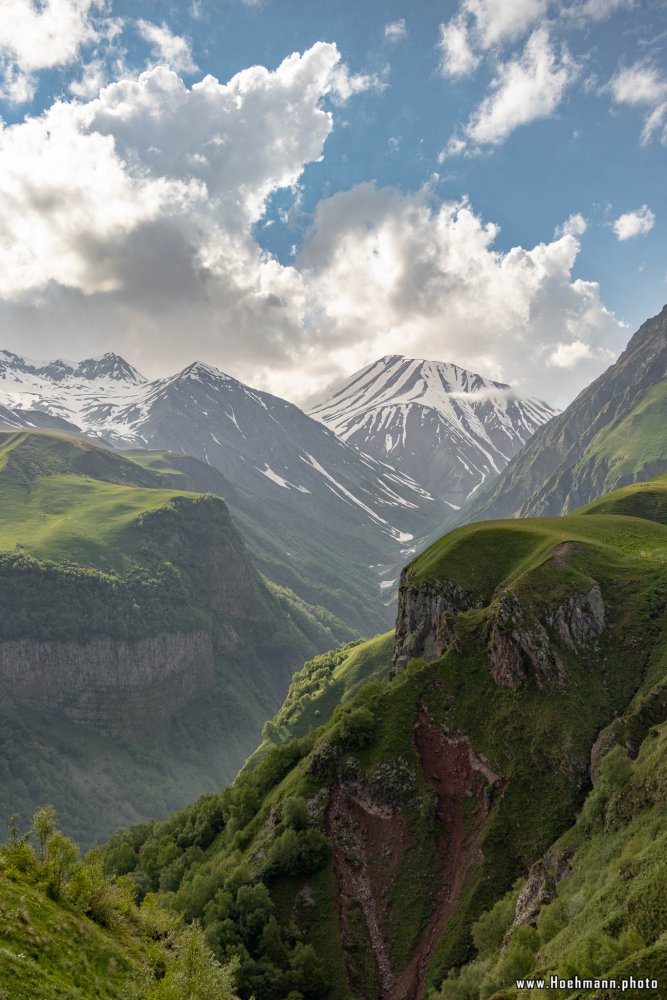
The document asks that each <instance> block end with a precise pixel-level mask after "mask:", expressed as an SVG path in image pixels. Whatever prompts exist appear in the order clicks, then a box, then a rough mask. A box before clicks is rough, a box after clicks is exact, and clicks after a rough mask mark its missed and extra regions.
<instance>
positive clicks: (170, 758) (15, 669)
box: [0, 432, 350, 844]
mask: <svg viewBox="0 0 667 1000" xmlns="http://www.w3.org/2000/svg"><path fill="white" fill-rule="evenodd" d="M0 606H1V607H2V615H1V616H0V695H1V697H0V776H2V781H1V782H0V814H1V815H4V816H5V817H6V816H8V815H9V813H10V812H13V811H16V810H18V811H20V812H21V814H22V815H23V816H27V815H30V814H31V813H32V812H33V811H34V810H35V809H36V808H37V807H38V806H39V805H40V804H41V803H42V802H43V801H53V802H54V804H55V805H56V806H57V808H58V811H59V813H60V815H61V816H62V822H63V825H64V828H65V829H66V830H67V832H68V833H71V834H73V835H74V836H75V837H76V838H77V839H78V840H79V841H80V842H82V843H84V844H88V843H90V842H91V841H93V840H95V839H100V838H102V837H104V836H107V835H108V834H109V833H110V832H111V831H112V830H113V829H114V828H115V827H116V826H117V825H118V824H119V823H131V822H136V821H138V820H141V819H145V818H147V817H149V816H165V815H168V814H169V813H171V812H173V810H174V809H176V808H179V807H180V806H182V805H183V804H184V803H185V802H188V801H191V800H192V799H193V798H195V797H196V796H197V795H200V794H202V793H204V792H206V791H210V790H212V789H215V788H219V787H220V786H221V785H223V784H225V783H226V782H227V781H230V780H231V779H232V778H233V777H234V775H235V774H236V771H237V770H238V768H239V767H240V766H241V765H242V763H243V761H244V760H245V759H246V758H247V756H248V754H249V753H250V752H251V751H252V750H253V748H254V747H255V746H256V745H257V742H258V739H259V734H260V731H261V727H262V724H263V723H264V721H265V720H266V719H267V717H270V716H271V715H272V714H273V713H274V712H275V710H276V708H277V707H278V706H279V705H280V703H281V701H282V699H283V697H284V694H285V692H286V690H287V687H288V683H289V679H290V677H291V674H292V672H293V670H294V668H295V667H297V666H299V665H300V664H302V663H303V662H304V660H306V659H308V658H310V657H312V656H313V654H315V653H317V652H319V651H320V650H322V649H325V648H327V647H330V646H332V645H335V644H336V643H337V642H339V641H340V639H341V638H349V637H350V632H349V630H347V629H345V628H343V629H342V631H341V630H338V629H337V627H336V622H335V620H334V619H333V618H330V617H329V616H327V615H326V613H322V612H321V611H320V610H319V609H317V608H311V607H309V606H308V605H306V604H305V603H304V602H303V601H301V600H299V599H298V598H297V597H296V596H295V595H293V594H291V593H290V592H289V591H287V590H285V589H284V588H280V587H278V586H276V585H274V584H272V583H269V582H267V581H265V580H263V579H262V578H261V577H260V575H259V574H258V573H257V572H256V570H255V569H254V567H253V566H252V564H251V562H250V559H249V556H248V553H247V550H246V548H245V546H244V543H243V540H242V539H241V537H240V535H239V533H238V531H237V529H236V527H235V525H234V523H233V521H232V520H231V518H230V516H229V512H228V509H227V506H226V504H225V503H224V501H223V500H222V499H221V498H219V497H217V496H213V495H212V494H207V495H202V494H197V493H193V492H188V491H181V490H177V489H175V488H174V486H173V485H171V484H166V481H165V480H164V479H163V477H161V475H160V474H159V473H156V472H152V471H150V470H146V469H144V468H142V467H140V466H138V465H136V463H133V462H131V461H129V460H128V459H127V458H125V457H123V456H121V455H118V454H116V453H114V452H111V451H109V450H108V449H104V448H101V447H97V446H95V445H91V444H90V443H87V442H83V441H80V440H76V439H73V438H70V437H67V436H65V435H58V434H53V433H32V432H31V433H24V432H17V433H4V434H0Z"/></svg>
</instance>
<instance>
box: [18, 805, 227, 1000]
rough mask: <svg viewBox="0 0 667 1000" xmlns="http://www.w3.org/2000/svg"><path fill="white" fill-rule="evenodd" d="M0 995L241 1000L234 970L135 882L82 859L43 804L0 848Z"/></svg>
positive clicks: (54, 999)
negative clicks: (137, 893)
mask: <svg viewBox="0 0 667 1000" xmlns="http://www.w3.org/2000/svg"><path fill="white" fill-rule="evenodd" d="M0 942H1V944H0V995H2V997H3V998H6V1000H89V998H92V997H95V998H99V1000H119V998H121V997H122V998H124V1000H181V998H184V997H186V996H187V997H188V998H189V1000H235V995H234V988H233V986H234V969H233V968H232V967H227V968H224V967H222V966H220V965H219V963H217V962H216V961H215V959H214V958H213V956H212V954H211V952H210V949H209V948H208V947H207V945H206V943H205V942H204V941H203V939H202V935H201V931H199V930H198V929H197V928H183V927H182V924H181V921H180V920H179V918H178V917H174V915H173V914H169V913H167V912H166V911H164V910H161V909H160V908H159V907H158V906H156V904H155V900H154V899H153V898H151V897H147V898H145V899H144V902H143V904H142V906H141V907H137V906H136V904H135V902H134V893H133V888H132V884H131V881H129V880H128V879H127V878H125V879H123V878H120V879H118V878H113V877H111V878H109V877H107V876H105V875H104V872H103V871H102V869H101V866H100V861H99V857H98V856H97V855H95V854H90V855H89V856H87V857H85V858H81V857H80V855H79V852H78V850H77V848H76V845H75V844H74V843H73V842H72V841H71V840H68V839H67V838H66V837H64V836H63V835H62V834H61V833H60V831H59V830H58V829H57V827H56V825H55V816H54V814H53V810H51V809H49V808H46V809H42V810H40V811H39V812H38V813H37V814H36V815H35V817H34V821H33V825H32V827H31V828H30V829H29V830H28V831H27V832H26V833H25V834H23V833H21V832H20V830H19V828H18V827H17V826H16V824H15V822H12V824H11V839H10V841H9V843H8V844H7V845H6V846H5V847H0Z"/></svg>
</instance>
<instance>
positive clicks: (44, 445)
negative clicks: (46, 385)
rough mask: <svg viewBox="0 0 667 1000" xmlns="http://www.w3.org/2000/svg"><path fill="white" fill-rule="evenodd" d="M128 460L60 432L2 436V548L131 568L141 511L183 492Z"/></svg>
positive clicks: (167, 501)
mask: <svg viewBox="0 0 667 1000" xmlns="http://www.w3.org/2000/svg"><path fill="white" fill-rule="evenodd" d="M159 485H160V483H159V480H158V479H157V477H155V480H154V481H153V477H150V476H147V475H142V470H140V469H139V468H137V467H134V468H133V467H132V463H130V462H127V461H124V460H123V459H116V456H113V459H111V460H109V457H108V453H106V452H105V451H104V450H103V449H101V448H99V449H97V448H94V447H93V446H91V445H88V444H84V443H83V442H80V441H77V440H76V439H74V438H68V437H64V436H63V437H59V436H57V435H54V434H34V433H30V434H29V433H20V432H19V433H16V434H0V509H2V520H1V521H0V551H5V552H8V551H12V550H14V549H15V548H16V547H17V546H20V547H21V548H22V549H24V550H25V551H26V552H28V553H30V554H31V555H34V556H36V557H38V558H40V559H48V560H53V561H55V562H58V561H61V560H64V559H69V560H72V561H74V562H77V563H79V564H81V565H85V566H94V567H98V568H111V569H124V568H126V567H127V565H128V562H129V559H130V556H131V552H132V550H133V549H134V548H136V546H137V545H138V543H139V536H138V533H137V530H136V521H137V518H138V516H139V515H140V514H143V513H146V512H150V511H155V510H159V509H160V508H161V507H164V506H165V505H166V504H168V503H169V502H170V501H171V500H172V498H173V497H174V496H175V495H178V496H183V495H185V496H189V497H191V498H194V496H195V494H194V493H185V494H183V493H181V492H180V491H179V492H178V493H177V492H176V491H174V490H173V489H158V488H156V487H157V486H159Z"/></svg>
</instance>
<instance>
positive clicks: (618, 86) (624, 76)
mask: <svg viewBox="0 0 667 1000" xmlns="http://www.w3.org/2000/svg"><path fill="white" fill-rule="evenodd" d="M607 89H608V90H609V91H610V93H611V95H612V98H613V100H614V101H615V102H616V103H617V104H629V105H634V106H635V107H644V108H645V109H646V118H645V120H644V127H643V129H642V135H641V141H642V144H643V145H646V144H647V143H649V142H650V141H651V139H652V138H653V137H654V136H655V135H657V136H658V137H659V139H660V141H661V142H662V143H663V144H667V78H666V77H665V76H663V74H662V73H661V72H660V71H659V70H658V69H656V67H655V66H652V65H650V64H647V63H642V62H638V63H635V64H634V65H633V66H626V67H624V68H623V69H621V70H619V71H618V73H616V74H615V76H613V77H612V78H611V80H610V81H609V83H608V85H607Z"/></svg>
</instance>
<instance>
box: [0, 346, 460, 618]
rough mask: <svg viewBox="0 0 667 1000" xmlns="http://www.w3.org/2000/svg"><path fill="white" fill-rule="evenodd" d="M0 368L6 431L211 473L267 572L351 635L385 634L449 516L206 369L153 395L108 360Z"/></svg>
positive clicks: (397, 479)
mask: <svg viewBox="0 0 667 1000" xmlns="http://www.w3.org/2000/svg"><path fill="white" fill-rule="evenodd" d="M2 359H3V360H0V404H2V405H4V406H5V407H6V409H7V410H9V411H10V414H9V419H13V421H14V425H16V423H17V422H19V425H20V426H24V423H21V422H25V421H30V422H31V423H32V424H34V425H35V426H42V425H43V423H44V421H45V420H47V419H51V420H53V419H58V420H66V421H68V422H69V423H71V424H75V425H77V426H78V427H79V428H80V429H81V430H82V432H84V433H85V434H86V435H87V436H88V437H93V438H95V437H96V438H98V439H101V440H103V441H104V442H105V443H108V444H112V445H114V446H116V447H123V448H131V447H132V448H140V449H151V450H160V451H169V452H171V453H176V454H177V455H180V456H193V457H194V458H196V459H199V460H200V461H201V462H205V463H206V464H207V465H209V466H211V467H212V468H214V469H217V470H218V471H219V472H222V474H223V475H224V477H225V479H226V480H227V482H228V483H229V484H230V485H231V486H232V487H233V488H234V489H235V490H236V491H239V494H240V499H239V502H238V504H237V505H236V507H235V511H234V513H235V515H237V516H238V518H239V521H240V522H243V524H244V527H245V528H247V529H248V531H249V534H250V536H252V539H253V543H254V544H253V550H254V554H255V556H256V558H258V559H259V560H260V564H261V568H262V569H263V570H264V571H265V572H267V573H268V574H269V576H270V577H271V578H272V579H273V580H275V581H276V582H277V583H280V584H283V585H285V586H288V587H290V588H291V589H293V590H294V591H296V592H297V593H298V594H299V595H300V596H301V597H303V598H304V599H305V600H307V601H308V602H309V603H317V604H321V605H325V606H326V607H327V608H328V609H329V610H331V611H332V612H333V613H335V614H336V615H338V616H339V617H341V618H342V619H343V620H345V621H346V623H347V624H348V625H350V626H351V627H353V628H355V629H357V630H358V631H361V632H365V633H367V634H368V633H372V632H374V631H376V630H377V629H378V628H380V627H384V628H386V627H387V625H388V624H389V623H390V620H391V617H392V615H393V611H391V610H388V608H387V605H390V606H391V605H392V600H393V596H394V594H395V583H396V578H397V575H398V567H399V566H400V564H401V563H402V562H403V561H404V557H405V553H406V552H410V551H415V550H416V548H417V547H418V545H419V543H420V539H421V538H423V537H425V536H427V535H428V534H429V533H430V532H432V531H433V529H434V528H435V527H436V526H437V525H439V524H440V523H441V522H442V520H443V518H444V516H445V514H446V512H447V511H448V510H449V509H450V508H448V507H447V505H446V504H445V503H444V502H443V501H442V500H440V499H438V498H435V497H433V496H431V495H430V494H429V493H428V491H427V490H425V489H423V488H422V487H421V486H420V485H419V484H418V483H416V482H415V481H414V480H412V479H411V478H410V477H409V476H407V475H405V474H404V473H401V472H398V471H396V470H395V469H394V468H392V467H391V466H388V465H385V464H382V463H381V462H378V461H376V460H375V459H373V458H370V457H368V456H365V455H361V454H360V453H359V452H358V451H357V449H356V448H353V447H352V446H351V445H347V444H345V443H344V442H343V441H341V440H340V439H339V438H338V437H337V436H336V435H335V434H334V433H333V432H332V431H330V430H328V429H327V428H325V427H324V426H323V425H322V424H321V423H319V422H318V421H316V420H313V419H311V418H310V417H308V416H307V415H306V414H304V413H303V412H302V411H301V410H299V409H298V407H296V406H293V405H292V404H291V403H288V402H286V401H285V400H282V399H279V398H278V397H275V396H272V395H270V394H269V393H264V392H258V391H256V390H253V389H251V388H249V387H248V386H246V385H243V384H242V383H241V382H238V381H237V380H236V379H233V378H231V377H230V376H228V375H225V374H224V373H222V372H220V371H217V370H216V369H215V368H212V367H210V366H208V365H205V364H201V363H195V364H192V365H189V366H188V367H187V368H185V369H184V370H183V371H181V372H179V373H178V374H177V375H175V376H173V377H171V378H166V379H157V380H154V381H152V382H148V381H146V380H145V379H144V378H143V377H142V376H141V375H139V373H138V372H136V371H135V369H133V368H132V367H131V366H129V365H127V363H126V362H124V361H123V359H121V358H118V357H117V356H115V355H105V356H104V357H103V358H100V359H91V360H89V361H84V362H81V363H80V364H78V365H74V364H70V363H66V362H48V363H47V362H29V361H26V360H25V359H23V358H19V357H18V356H16V355H9V354H7V352H4V354H3V355H2ZM12 415H13V416H12ZM135 458H138V456H135ZM350 571H351V572H350ZM351 581H354V582H352V584H351ZM351 585H352V587H353V588H354V587H355V586H357V585H358V586H359V587H360V588H361V589H360V592H359V593H356V592H354V590H353V593H348V591H349V589H350V586H351ZM361 593H363V594H364V595H365V599H364V600H363V602H362V601H360V600H359V599H358V598H359V597H360V595H361Z"/></svg>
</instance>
